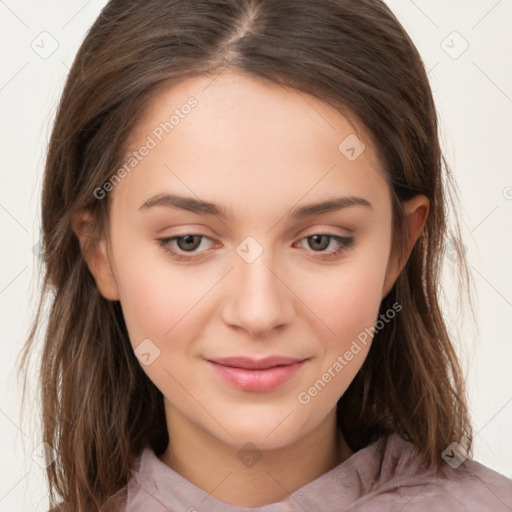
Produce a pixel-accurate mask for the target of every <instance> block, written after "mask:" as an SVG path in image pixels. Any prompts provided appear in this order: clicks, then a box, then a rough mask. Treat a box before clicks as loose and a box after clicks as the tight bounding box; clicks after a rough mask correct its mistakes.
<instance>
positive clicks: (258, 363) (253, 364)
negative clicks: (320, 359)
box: [208, 356, 304, 370]
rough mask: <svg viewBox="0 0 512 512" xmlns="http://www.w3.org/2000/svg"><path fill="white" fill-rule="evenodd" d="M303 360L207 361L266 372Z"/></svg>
mask: <svg viewBox="0 0 512 512" xmlns="http://www.w3.org/2000/svg"><path fill="white" fill-rule="evenodd" d="M303 360H304V359H300V358H292V357H282V356H270V357H265V358H264V359H252V358H250V357H223V358H219V359H208V361H211V362H212V363H217V364H221V365H223V366H229V367H231V368H244V369H246V370H266V369H268V368H274V367H275V366H284V365H290V364H294V363H298V362H300V361H303Z"/></svg>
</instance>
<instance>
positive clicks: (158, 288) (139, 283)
mask: <svg viewBox="0 0 512 512" xmlns="http://www.w3.org/2000/svg"><path fill="white" fill-rule="evenodd" d="M131 254H132V257H130V258H126V259H124V260H123V262H122V263H121V264H119V265H118V269H119V275H120V276H121V277H120V279H119V290H120V296H121V305H122V309H123V314H124V317H125V322H126V326H127V329H128V333H129V335H130V339H131V342H132V345H134V346H137V345H138V344H139V343H140V342H141V341H142V340H143V339H145V338H150V339H154V340H159V341H158V344H159V345H162V343H165V340H168V339H171V338H172V339H173V340H176V339H180V338H181V337H180V336H177V333H179V332H180V331H182V330H183V329H186V330H187V332H189V333H190V332H191V331H193V329H194V325H195V324H196V323H195V322H194V315H197V314H198V312H199V311H200V307H199V306H200V302H201V299H202V298H203V297H204V296H205V295H206V294H207V292H208V290H209V289H210V288H211V287H212V285H213V284H214V283H213V282H211V281H212V277H215V276H204V278H202V277H201V276H200V275H198V273H197V272H193V271H191V268H186V267H179V266H175V265H172V264H171V263H169V262H167V261H165V259H164V258H155V255H154V253H153V254H152V255H150V254H140V255H137V254H135V253H131ZM150 262H151V263H150ZM174 343H175V341H173V344H174ZM162 348H163V347H162Z"/></svg>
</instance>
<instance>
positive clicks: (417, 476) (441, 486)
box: [347, 436, 512, 512]
mask: <svg viewBox="0 0 512 512" xmlns="http://www.w3.org/2000/svg"><path fill="white" fill-rule="evenodd" d="M383 448H384V449H383V452H384V453H382V455H383V457H382V459H381V461H382V463H381V465H380V467H379V471H378V474H376V475H375V476H376V477H377V478H376V479H375V480H374V485H373V486H372V489H371V490H369V491H370V492H369V493H368V494H366V495H365V496H364V497H363V498H362V499H360V500H357V502H355V503H354V507H353V508H349V509H348V510H350V511H351V512H352V511H354V512H356V511H359V510H361V511H362V510H365V511H368V510H373V508H372V507H377V508H375V510H379V511H383V512H384V511H388V510H389V511H391V510H396V508H395V507H396V506H397V504H400V506H401V507H402V508H400V510H401V511H402V512H408V511H413V510H414V511H415V512H423V511H424V512H427V511H428V512H430V511H431V510H436V511H438V510H439V511H444V510H446V511H450V512H458V511H464V512H466V511H475V512H477V511H478V512H480V511H482V510H486V511H487V510H492V511H493V512H501V511H503V512H510V511H511V510H512V479H510V478H507V477H506V476H505V475H502V474H500V473H498V472H496V471H494V470H492V469H490V468H488V467H487V466H484V465H483V464H481V463H479V462H477V461H475V460H471V459H466V460H465V461H464V462H463V463H462V464H460V465H459V466H458V467H456V468H452V467H450V466H449V465H448V464H446V463H443V465H442V466H441V467H439V468H438V469H437V470H427V469H425V468H423V467H422V466H421V465H420V464H419V462H418V459H417V458H416V455H415V450H414V448H413V447H412V443H409V442H408V441H405V440H403V439H401V438H398V437H396V436H393V437H392V438H390V439H389V440H388V441H387V442H386V443H384V446H383ZM361 507H362V508H361ZM347 512H348V511H347Z"/></svg>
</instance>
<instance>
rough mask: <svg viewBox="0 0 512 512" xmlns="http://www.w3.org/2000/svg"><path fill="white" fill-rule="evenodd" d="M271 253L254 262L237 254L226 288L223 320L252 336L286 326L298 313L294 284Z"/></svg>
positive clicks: (264, 254)
mask: <svg viewBox="0 0 512 512" xmlns="http://www.w3.org/2000/svg"><path fill="white" fill-rule="evenodd" d="M270 253H271V251H263V253H262V254H261V255H260V256H259V257H258V258H257V259H256V260H255V261H252V262H251V263H249V262H247V261H245V260H244V259H243V258H241V257H239V256H238V255H235V257H236V258H235V264H234V266H235V268H234V269H233V272H231V277H230V281H229V283H230V284H229V287H228V289H227V290H226V297H227V300H226V302H225V304H224V309H223V319H224V322H225V323H226V324H227V325H229V326H231V327H232V328H235V329H239V330H245V331H246V332H247V333H249V334H250V335H251V336H252V337H263V336H265V335H267V334H268V333H270V332H271V331H273V330H275V329H277V328H283V327H284V326H285V325H287V324H290V323H291V321H292V320H293V318H294V315H295V307H294V294H293V292H292V289H293V286H292V283H289V282H287V281H288V279H287V277H286V276H287V274H286V272H285V271H280V270H279V269H281V267H279V269H278V267H277V266H276V264H275V261H273V258H272V257H271V254H270Z"/></svg>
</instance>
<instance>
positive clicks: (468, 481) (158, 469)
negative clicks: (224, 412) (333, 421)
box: [116, 434, 512, 512]
mask: <svg viewBox="0 0 512 512" xmlns="http://www.w3.org/2000/svg"><path fill="white" fill-rule="evenodd" d="M414 459H415V457H414V446H413V444H412V443H410V442H408V441H405V440H404V439H402V438H401V437H399V436H398V435H397V434H392V435H391V436H389V437H381V438H380V439H379V440H377V441H376V442H374V443H372V444H370V445H369V446H367V447H365V448H363V449H361V450H359V451H357V452H356V453H354V454H353V455H352V456H351V457H350V458H348V459H347V460H345V461H344V462H342V463H341V464H340V465H338V466H336V467H335V468H333V469H331V470H330V471H328V472H327V473H325V474H323V475H322V476H320V477H318V478H317V479H315V480H313V481H312V482H309V483H308V484H306V485H304V486H303V487H301V488H300V489H298V490H296V491H295V492H294V493H292V494H291V495H289V496H288V497H287V498H285V499H284V500H282V501H279V502H275V503H271V504H268V505H264V506H261V507H256V508H247V507H240V506H236V505H231V504H227V503H224V502H222V501H220V500H218V499H216V498H214V497H212V496H211V495H210V494H208V493H207V492H205V491H203V490H202V489H200V488H199V487H197V486H195V485H194V484H192V483H191V482H189V481H188V480H186V479H185V478H184V477H182V476H181V475H180V474H179V473H177V472H176V471H174V470H173V469H172V468H170V467H169V466H167V465H166V464H164V463H163V462H162V461H161V460H160V459H159V458H158V457H157V456H156V455H155V453H154V452H153V451H152V450H151V449H149V448H146V449H145V450H144V452H143V453H142V455H141V457H140V458H138V459H136V460H135V463H134V465H133V466H132V476H131V479H130V480H129V482H128V484H127V485H126V486H125V487H123V489H121V491H120V492H119V493H118V495H116V498H118V499H119V505H118V506H117V508H116V510H118V511H119V512H147V511H150V512H170V511H172V512H178V511H179V512H244V511H245V512H249V511H252V512H256V511H257V512H316V511H318V512H335V511H336V512H342V511H343V512H362V511H364V512H371V511H378V512H387V511H390V512H391V511H393V512H398V511H402V512H410V511H415V512H422V511H425V512H432V511H436V512H437V511H439V510H446V511H450V512H457V511H474V512H484V511H485V512H487V511H492V512H511V511H512V479H509V478H507V477H505V476H504V475H502V474H500V473H497V472H495V471H493V470H491V469H489V468H487V467H486V466H483V465H482V464H480V463H478V462H476V461H474V460H470V459H467V460H465V461H464V462H463V463H462V464H461V465H459V466H458V467H457V468H455V469H454V468H452V467H451V466H449V465H448V464H443V466H442V467H441V468H440V469H439V470H438V471H437V472H436V471H434V470H426V469H422V468H421V467H420V464H419V463H418V461H417V460H414Z"/></svg>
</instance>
